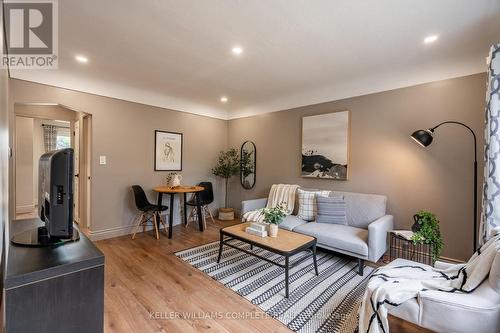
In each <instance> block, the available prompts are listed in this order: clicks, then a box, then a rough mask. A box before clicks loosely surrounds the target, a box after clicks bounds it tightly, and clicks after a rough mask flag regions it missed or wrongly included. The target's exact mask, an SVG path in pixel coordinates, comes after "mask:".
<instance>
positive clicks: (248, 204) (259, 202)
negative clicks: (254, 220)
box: [241, 198, 267, 216]
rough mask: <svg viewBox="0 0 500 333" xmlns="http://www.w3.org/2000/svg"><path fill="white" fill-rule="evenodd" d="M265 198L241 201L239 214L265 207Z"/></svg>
mask: <svg viewBox="0 0 500 333" xmlns="http://www.w3.org/2000/svg"><path fill="white" fill-rule="evenodd" d="M266 204H267V198H262V199H253V200H245V201H242V202H241V216H243V214H245V213H248V212H251V211H252V210H256V209H261V208H264V207H266Z"/></svg>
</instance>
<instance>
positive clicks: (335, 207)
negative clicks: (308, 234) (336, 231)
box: [316, 196, 347, 225]
mask: <svg viewBox="0 0 500 333" xmlns="http://www.w3.org/2000/svg"><path fill="white" fill-rule="evenodd" d="M316 202H317V205H318V215H317V216H316V222H317V223H331V224H342V225H347V218H346V213H345V201H344V197H343V196H335V197H323V196H317V197H316Z"/></svg>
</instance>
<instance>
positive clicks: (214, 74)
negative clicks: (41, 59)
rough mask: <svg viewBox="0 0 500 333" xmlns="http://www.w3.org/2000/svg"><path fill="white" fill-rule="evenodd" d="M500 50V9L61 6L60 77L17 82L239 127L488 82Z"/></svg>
mask: <svg viewBox="0 0 500 333" xmlns="http://www.w3.org/2000/svg"><path fill="white" fill-rule="evenodd" d="M431 34H437V35H439V39H438V41H437V42H435V43H433V44H431V45H426V44H424V43H423V39H424V38H425V37H426V36H428V35H431ZM499 41H500V1H499V0H434V1H431V0H426V1H423V0H379V1H366V0H314V1H308V0H300V1H299V0H240V1H237V0H210V1H208V0H207V1H199V0H148V1H137V0H120V1H111V0H85V1H82V0H64V1H59V69H58V70H54V71H47V70H39V71H33V70H17V71H12V77H14V78H19V79H24V80H30V81H35V82H41V83H45V84H50V85H54V86H59V87H64V88H70V89H75V90H79V91H84V92H90V93H95V94H99V95H104V96H110V97H116V98H120V99H124V100H130V101H135V102H140V103H145V104H151V105H155V106H161V107H165V108H170V109H176V110H180V111H186V112H191V113H196V114H202V115H208V116H212V117H217V118H222V119H231V118H237V117H243V116H248V115H253V114H258V113H263V112H272V111H278V110H284V109H288V108H292V107H298V106H303V105H309V104H315V103H320V102H326V101H331V100H336V99H340V98H345V97H351V96H357V95H363V94H367V93H372V92H377V91H384V90H389V89H394V88H399V87H404V86H410V85H414V84H419V83H424V82H430V81H435V80H440V79H445V78H451V77H457V76H463V75H468V74H473V73H478V72H484V71H485V68H486V66H485V57H486V56H487V53H488V49H489V46H490V45H491V44H492V43H494V42H499ZM234 45H240V46H242V47H243V48H244V53H243V54H242V55H241V56H239V57H236V56H234V55H232V53H231V48H232V47H233V46H234ZM76 54H83V55H85V56H87V57H88V58H89V63H88V64H86V65H83V64H80V63H78V62H76V61H75V59H74V56H75V55H76ZM223 95H224V96H228V97H229V102H228V103H227V104H222V103H221V102H220V101H219V98H220V97H221V96H223Z"/></svg>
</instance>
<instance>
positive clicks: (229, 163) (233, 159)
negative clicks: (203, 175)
mask: <svg viewBox="0 0 500 333" xmlns="http://www.w3.org/2000/svg"><path fill="white" fill-rule="evenodd" d="M239 155H240V154H239V153H238V151H237V150H236V149H234V148H231V149H229V150H227V151H221V152H220V153H219V158H218V160H217V165H216V166H215V167H214V168H213V169H212V173H213V174H214V175H215V176H217V177H221V178H223V179H224V182H225V190H226V191H225V198H224V208H219V219H220V220H234V209H233V208H229V207H228V204H227V194H228V192H227V185H228V182H229V178H231V177H233V176H235V175H236V174H238V172H239V171H240V156H239Z"/></svg>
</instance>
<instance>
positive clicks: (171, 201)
mask: <svg viewBox="0 0 500 333" xmlns="http://www.w3.org/2000/svg"><path fill="white" fill-rule="evenodd" d="M168 208H169V209H170V212H169V214H168V238H172V226H173V224H174V222H173V220H174V194H173V193H170V207H168Z"/></svg>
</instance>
